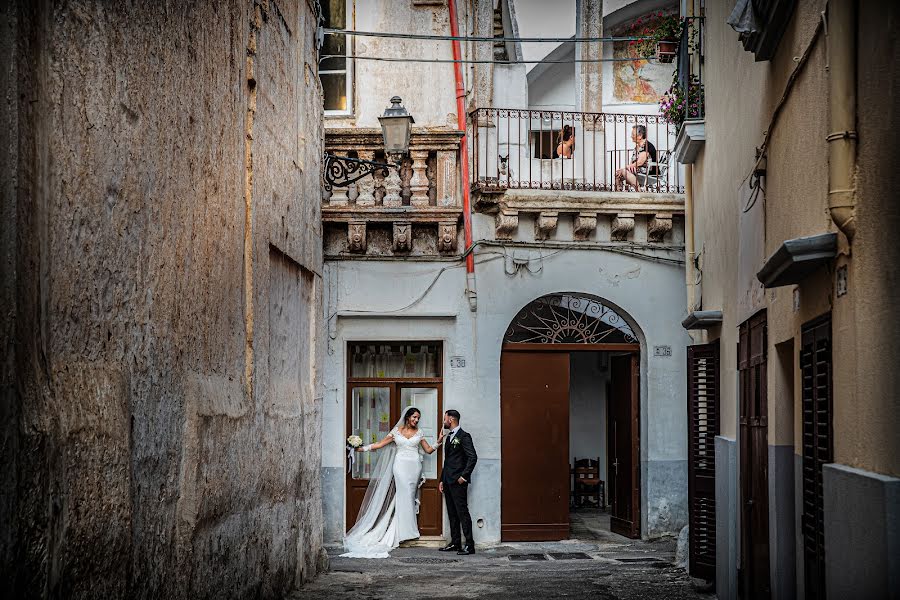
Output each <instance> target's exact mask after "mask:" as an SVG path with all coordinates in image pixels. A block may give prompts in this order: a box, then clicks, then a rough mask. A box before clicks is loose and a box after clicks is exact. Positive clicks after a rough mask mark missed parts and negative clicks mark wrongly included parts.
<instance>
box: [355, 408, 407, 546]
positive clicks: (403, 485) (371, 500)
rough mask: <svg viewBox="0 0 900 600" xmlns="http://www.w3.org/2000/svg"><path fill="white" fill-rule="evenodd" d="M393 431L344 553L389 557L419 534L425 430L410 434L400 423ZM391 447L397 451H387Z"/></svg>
mask: <svg viewBox="0 0 900 600" xmlns="http://www.w3.org/2000/svg"><path fill="white" fill-rule="evenodd" d="M402 422H403V421H402V420H401V423H402ZM391 435H392V436H393V443H392V444H390V445H388V446H385V447H384V448H382V449H381V450H380V451H379V452H382V453H383V454H382V455H381V456H379V457H378V462H377V464H376V467H375V471H374V476H373V477H371V478H370V480H369V488H368V489H367V490H366V497H365V499H364V500H363V504H362V506H361V507H360V510H359V516H358V517H357V520H356V524H355V525H354V526H353V528H352V529H351V530H350V531H349V532H347V535H346V536H344V549H345V550H347V552H346V553H345V554H342V555H341V556H344V557H347V558H388V556H389V553H390V551H391V550H393V549H394V548H396V547H397V546H399V545H400V542H403V541H406V540H412V539H415V538H417V537H419V524H418V521H417V519H416V516H417V515H418V512H419V500H418V490H419V485H420V481H421V477H422V451H421V450H420V444H421V441H422V437H423V436H422V431H421V430H419V431H417V432H416V433H415V435H413V436H412V437H411V438H407V437H406V436H404V435H403V434H402V433H400V428H399V426H398V427H394V429H393V430H392V431H391ZM388 449H391V450H393V452H384V451H385V450H388ZM387 461H390V464H387ZM391 483H393V485H390V484H391Z"/></svg>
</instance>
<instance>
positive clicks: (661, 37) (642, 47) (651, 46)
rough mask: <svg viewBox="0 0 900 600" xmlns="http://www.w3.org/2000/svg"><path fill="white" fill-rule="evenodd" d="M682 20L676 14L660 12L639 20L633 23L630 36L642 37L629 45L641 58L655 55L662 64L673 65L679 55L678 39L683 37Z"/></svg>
mask: <svg viewBox="0 0 900 600" xmlns="http://www.w3.org/2000/svg"><path fill="white" fill-rule="evenodd" d="M681 27H682V19H680V18H679V17H678V15H676V14H665V13H663V12H661V11H660V12H658V13H656V14H652V15H648V16H645V17H641V18H638V19H636V20H635V21H634V23H632V25H631V28H630V29H629V34H630V35H632V36H634V37H640V38H643V39H640V40H631V41H630V42H629V45H630V46H631V47H632V49H633V50H634V51H635V53H636V54H637V55H638V56H639V57H640V58H644V57H648V56H653V55H655V56H656V58H657V60H659V62H661V63H671V62H672V61H673V60H675V55H676V54H677V53H678V39H679V38H680V37H681Z"/></svg>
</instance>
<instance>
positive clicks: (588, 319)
mask: <svg viewBox="0 0 900 600" xmlns="http://www.w3.org/2000/svg"><path fill="white" fill-rule="evenodd" d="M503 341H504V342H506V343H512V344H525V343H532V344H616V343H619V344H634V343H637V337H636V336H635V335H634V331H632V329H631V327H630V326H629V325H628V323H627V322H626V321H625V319H623V318H622V316H621V315H620V314H619V313H617V312H616V311H614V310H613V309H611V308H610V307H608V306H606V305H604V304H603V303H602V302H601V301H599V300H597V299H595V298H591V297H589V296H582V295H579V294H548V295H546V296H541V297H540V298H538V299H537V300H534V301H533V302H531V303H530V304H528V306H526V307H525V308H523V309H522V310H520V311H519V314H517V315H516V318H515V319H513V321H512V323H510V325H509V328H508V329H507V330H506V335H505V336H504V337H503Z"/></svg>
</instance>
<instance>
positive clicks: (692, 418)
mask: <svg viewBox="0 0 900 600" xmlns="http://www.w3.org/2000/svg"><path fill="white" fill-rule="evenodd" d="M687 350H688V353H687V360H688V368H687V372H688V394H687V396H688V513H689V523H690V528H689V533H690V572H691V575H694V576H695V577H702V578H704V579H708V580H709V579H715V576H716V449H715V438H716V436H717V435H718V434H719V342H718V341H716V342H713V343H712V344H698V345H695V346H688V349H687Z"/></svg>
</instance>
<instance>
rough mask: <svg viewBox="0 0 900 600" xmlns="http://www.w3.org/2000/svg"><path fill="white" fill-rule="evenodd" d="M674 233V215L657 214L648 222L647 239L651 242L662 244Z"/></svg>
mask: <svg viewBox="0 0 900 600" xmlns="http://www.w3.org/2000/svg"><path fill="white" fill-rule="evenodd" d="M670 231H672V213H656V214H655V215H653V218H652V219H650V220H649V221H648V222H647V238H648V239H649V240H650V241H651V242H661V241H663V238H664V237H666V234H667V233H669V232H670Z"/></svg>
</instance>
